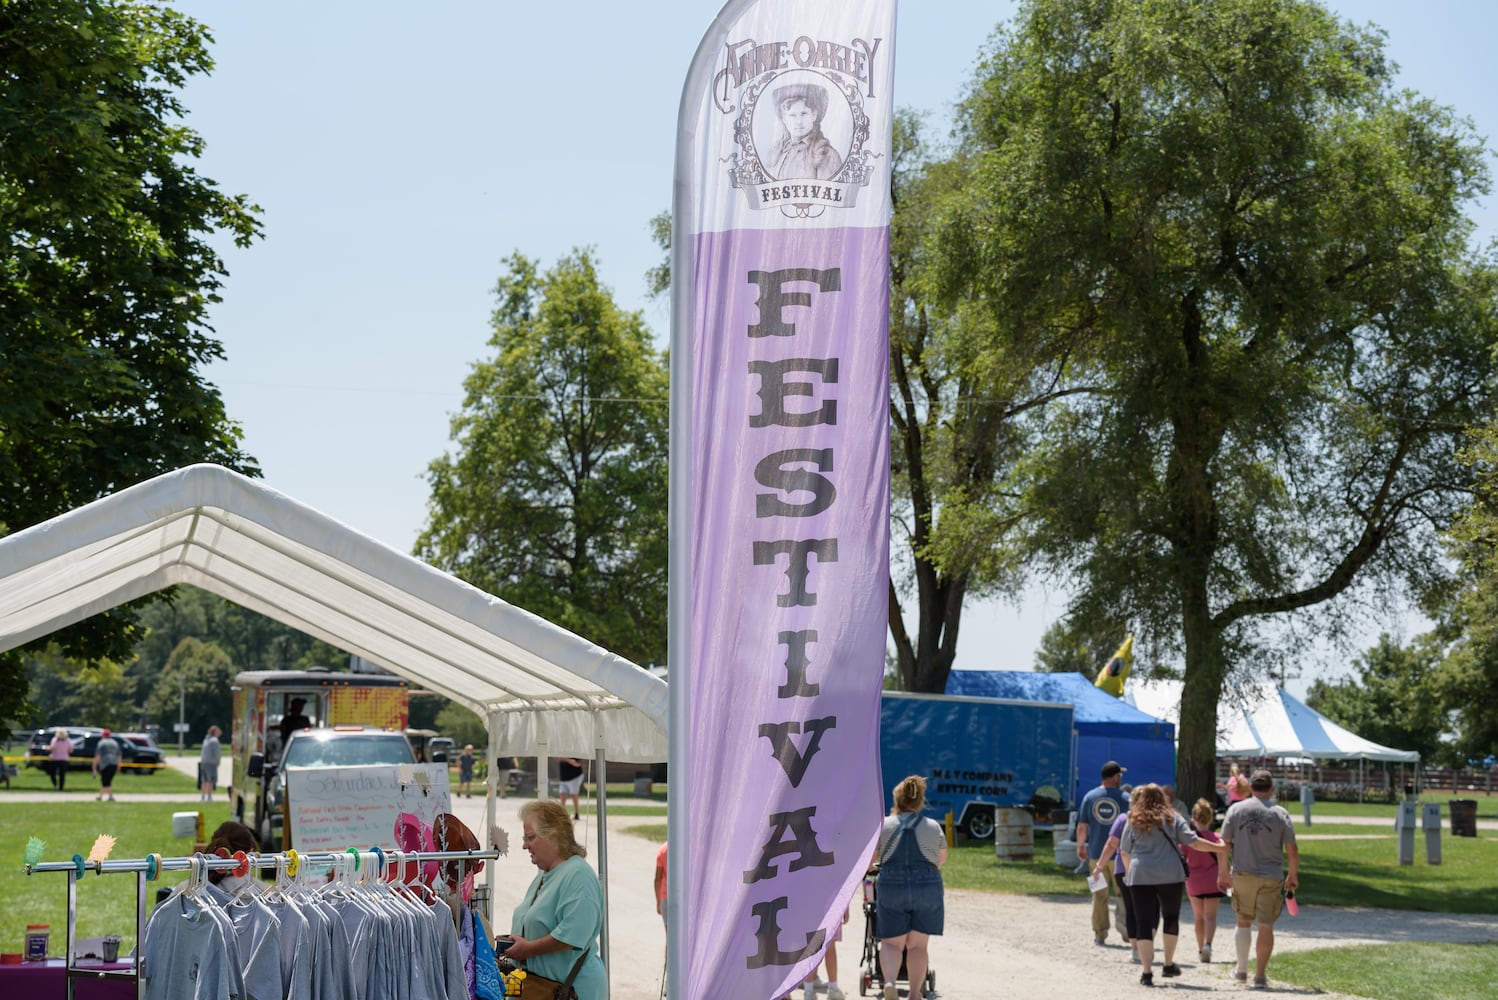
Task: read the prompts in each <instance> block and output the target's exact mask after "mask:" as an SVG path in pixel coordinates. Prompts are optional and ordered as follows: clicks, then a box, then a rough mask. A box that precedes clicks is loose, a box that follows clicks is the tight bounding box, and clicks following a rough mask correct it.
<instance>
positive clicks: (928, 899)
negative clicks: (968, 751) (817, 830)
mask: <svg viewBox="0 0 1498 1000" xmlns="http://www.w3.org/2000/svg"><path fill="white" fill-rule="evenodd" d="M894 801H895V804H894V808H892V809H891V810H890V814H889V816H887V817H885V820H884V827H883V828H882V829H881V830H880V831H879V843H878V846H877V847H875V849H874V857H875V858H876V859H877V860H878V862H879V878H878V880H877V883H876V886H877V892H876V901H875V907H876V909H875V911H874V927H875V929H876V930H877V932H878V934H879V969H880V972H881V973H882V974H883V978H884V1000H898V998H899V995H900V994H899V990H898V988H897V987H896V986H895V980H896V979H897V978H899V974H900V955H901V953H902V952H903V953H904V955H905V972H906V975H907V977H908V978H909V981H910V992H911V994H912V995H919V994H920V992H921V990H922V989H923V988H924V985H925V984H924V980H925V978H926V968H927V965H928V964H929V962H930V955H929V954H928V952H927V947H928V943H929V941H930V938H931V936H932V935H933V934H935V935H940V934H941V932H942V930H943V928H944V925H945V922H946V890H945V889H944V888H943V886H942V880H941V866H942V865H944V864H946V863H947V837H946V834H944V833H943V832H942V829H941V827H939V826H937V825H936V821H935V820H932V819H927V818H926V817H924V816H922V815H921V811H922V810H924V809H925V808H926V779H925V778H922V777H921V776H920V775H916V774H912V775H911V776H910V777H908V778H906V779H905V780H904V781H902V782H900V783H899V784H898V785H896V786H895V791H894Z"/></svg>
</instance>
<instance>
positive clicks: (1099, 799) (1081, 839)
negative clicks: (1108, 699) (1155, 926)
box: [1077, 760, 1133, 945]
mask: <svg viewBox="0 0 1498 1000" xmlns="http://www.w3.org/2000/svg"><path fill="white" fill-rule="evenodd" d="M1125 770H1127V769H1126V768H1123V767H1120V766H1119V763H1118V761H1116V760H1110V761H1108V763H1106V764H1104V765H1103V775H1102V777H1103V780H1102V784H1100V785H1098V787H1096V788H1094V789H1092V790H1091V791H1090V792H1088V793H1087V794H1086V795H1084V796H1082V804H1081V805H1080V806H1078V807H1077V859H1078V860H1079V861H1082V862H1085V863H1088V864H1089V866H1090V867H1096V866H1097V860H1098V858H1099V857H1101V856H1102V853H1103V846H1104V845H1105V844H1107V843H1108V830H1109V829H1110V828H1111V827H1112V826H1113V821H1114V820H1115V819H1117V818H1118V817H1119V816H1120V815H1121V814H1122V813H1123V812H1124V811H1125V810H1127V809H1128V808H1129V797H1128V796H1127V795H1125V794H1124V793H1123V790H1122V789H1120V788H1119V787H1118V785H1119V782H1120V781H1122V780H1123V774H1124V771H1125ZM1103 877H1104V878H1105V879H1107V880H1108V881H1107V884H1106V885H1104V886H1103V887H1102V888H1101V889H1099V890H1098V891H1097V892H1094V893H1093V894H1092V938H1093V940H1094V941H1095V942H1097V943H1098V944H1099V945H1103V944H1107V943H1108V897H1109V896H1110V895H1111V896H1113V897H1115V899H1116V902H1115V903H1114V910H1115V913H1114V926H1115V927H1117V929H1118V934H1119V936H1120V937H1122V938H1123V939H1124V941H1125V942H1126V943H1128V944H1130V945H1132V944H1133V942H1132V941H1130V940H1129V931H1128V917H1127V916H1126V915H1125V913H1124V911H1123V899H1122V897H1120V896H1119V895H1118V882H1117V881H1116V880H1115V878H1114V875H1113V869H1112V868H1111V867H1108V866H1106V865H1105V866H1104V868H1103Z"/></svg>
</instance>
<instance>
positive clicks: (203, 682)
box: [146, 638, 239, 742]
mask: <svg viewBox="0 0 1498 1000" xmlns="http://www.w3.org/2000/svg"><path fill="white" fill-rule="evenodd" d="M238 672H239V668H238V667H237V666H236V665H235V663H234V661H233V660H231V659H230V658H229V654H228V653H226V652H224V650H223V649H222V648H220V647H219V646H217V645H215V644H214V643H211V642H203V641H202V640H200V639H194V638H187V639H183V640H182V641H181V642H179V643H178V644H177V648H176V649H173V650H172V655H171V656H170V657H169V658H168V659H167V661H166V666H165V667H164V668H163V669H162V671H161V675H160V676H159V677H158V678H157V679H156V686H155V687H154V688H152V690H151V694H150V696H149V697H148V698H147V699H146V711H147V712H148V713H149V715H150V717H151V718H153V719H157V720H160V721H161V723H162V726H161V728H162V731H163V732H170V729H171V727H170V726H169V725H168V724H167V723H168V721H170V722H171V723H175V722H176V721H177V717H178V715H179V713H181V714H183V715H184V718H183V721H185V722H186V723H187V725H188V731H187V739H188V741H189V742H196V741H199V740H201V739H202V738H203V733H204V732H205V731H206V730H207V729H208V727H209V726H210V725H215V724H216V725H219V726H222V727H223V728H224V729H225V730H227V729H228V728H229V722H230V719H231V716H232V714H233V711H234V704H233V696H232V695H231V693H230V690H229V687H230V685H231V684H232V683H233V681H234V675H235V674H236V673H238Z"/></svg>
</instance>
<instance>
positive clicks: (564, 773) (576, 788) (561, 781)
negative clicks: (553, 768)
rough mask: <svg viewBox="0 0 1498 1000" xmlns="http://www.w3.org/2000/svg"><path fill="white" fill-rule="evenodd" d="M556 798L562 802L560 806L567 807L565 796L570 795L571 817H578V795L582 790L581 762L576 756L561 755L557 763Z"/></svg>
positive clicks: (579, 802) (579, 803)
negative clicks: (559, 761)
mask: <svg viewBox="0 0 1498 1000" xmlns="http://www.w3.org/2000/svg"><path fill="white" fill-rule="evenodd" d="M557 788H558V789H559V791H558V794H557V798H558V799H559V800H560V801H561V803H562V808H563V809H565V808H567V797H568V796H571V797H572V818H573V819H574V820H576V819H579V818H580V817H579V816H578V807H579V806H580V805H581V801H580V798H579V797H580V796H581V795H582V791H583V762H582V761H580V760H578V759H577V758H576V757H563V758H562V760H561V763H560V764H558V765H557Z"/></svg>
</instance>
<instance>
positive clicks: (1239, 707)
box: [1124, 678, 1420, 764]
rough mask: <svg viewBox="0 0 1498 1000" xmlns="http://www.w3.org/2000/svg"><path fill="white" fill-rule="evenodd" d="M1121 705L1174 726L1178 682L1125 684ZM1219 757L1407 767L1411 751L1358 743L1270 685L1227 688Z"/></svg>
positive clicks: (1178, 700)
mask: <svg viewBox="0 0 1498 1000" xmlns="http://www.w3.org/2000/svg"><path fill="white" fill-rule="evenodd" d="M1124 700H1125V701H1127V702H1128V703H1129V704H1131V705H1133V706H1134V707H1135V708H1138V709H1140V710H1141V711H1144V712H1147V713H1149V714H1150V715H1153V716H1155V717H1156V718H1161V719H1168V720H1169V721H1171V722H1176V723H1179V721H1180V713H1181V682H1180V681H1139V680H1135V679H1133V678H1131V679H1130V680H1129V683H1128V685H1127V687H1126V688H1125V689H1124ZM1217 755H1218V756H1219V757H1278V758H1292V757H1301V758H1309V759H1312V760H1360V761H1369V760H1374V761H1384V762H1389V763H1406V764H1413V763H1415V762H1417V761H1419V759H1420V754H1419V753H1418V752H1416V751H1414V750H1395V749H1393V748H1391V747H1386V746H1381V745H1379V744H1377V743H1374V742H1373V741H1372V740H1368V739H1364V738H1363V737H1361V736H1359V735H1358V734H1357V733H1354V732H1352V731H1350V730H1348V729H1345V728H1343V727H1342V726H1339V725H1337V724H1336V723H1335V722H1333V721H1332V720H1331V719H1328V718H1327V717H1326V716H1324V715H1322V714H1321V713H1320V712H1317V711H1316V710H1315V709H1313V708H1311V707H1310V706H1309V705H1307V704H1306V703H1305V702H1303V701H1301V700H1300V699H1299V698H1296V697H1295V696H1294V695H1293V694H1291V693H1290V692H1288V691H1286V690H1285V689H1284V688H1282V687H1279V686H1278V685H1276V684H1274V683H1272V682H1268V681H1265V682H1262V683H1235V682H1229V684H1228V687H1227V691H1226V692H1225V693H1224V694H1223V698H1222V701H1221V702H1220V703H1219V704H1218V706H1217Z"/></svg>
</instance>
